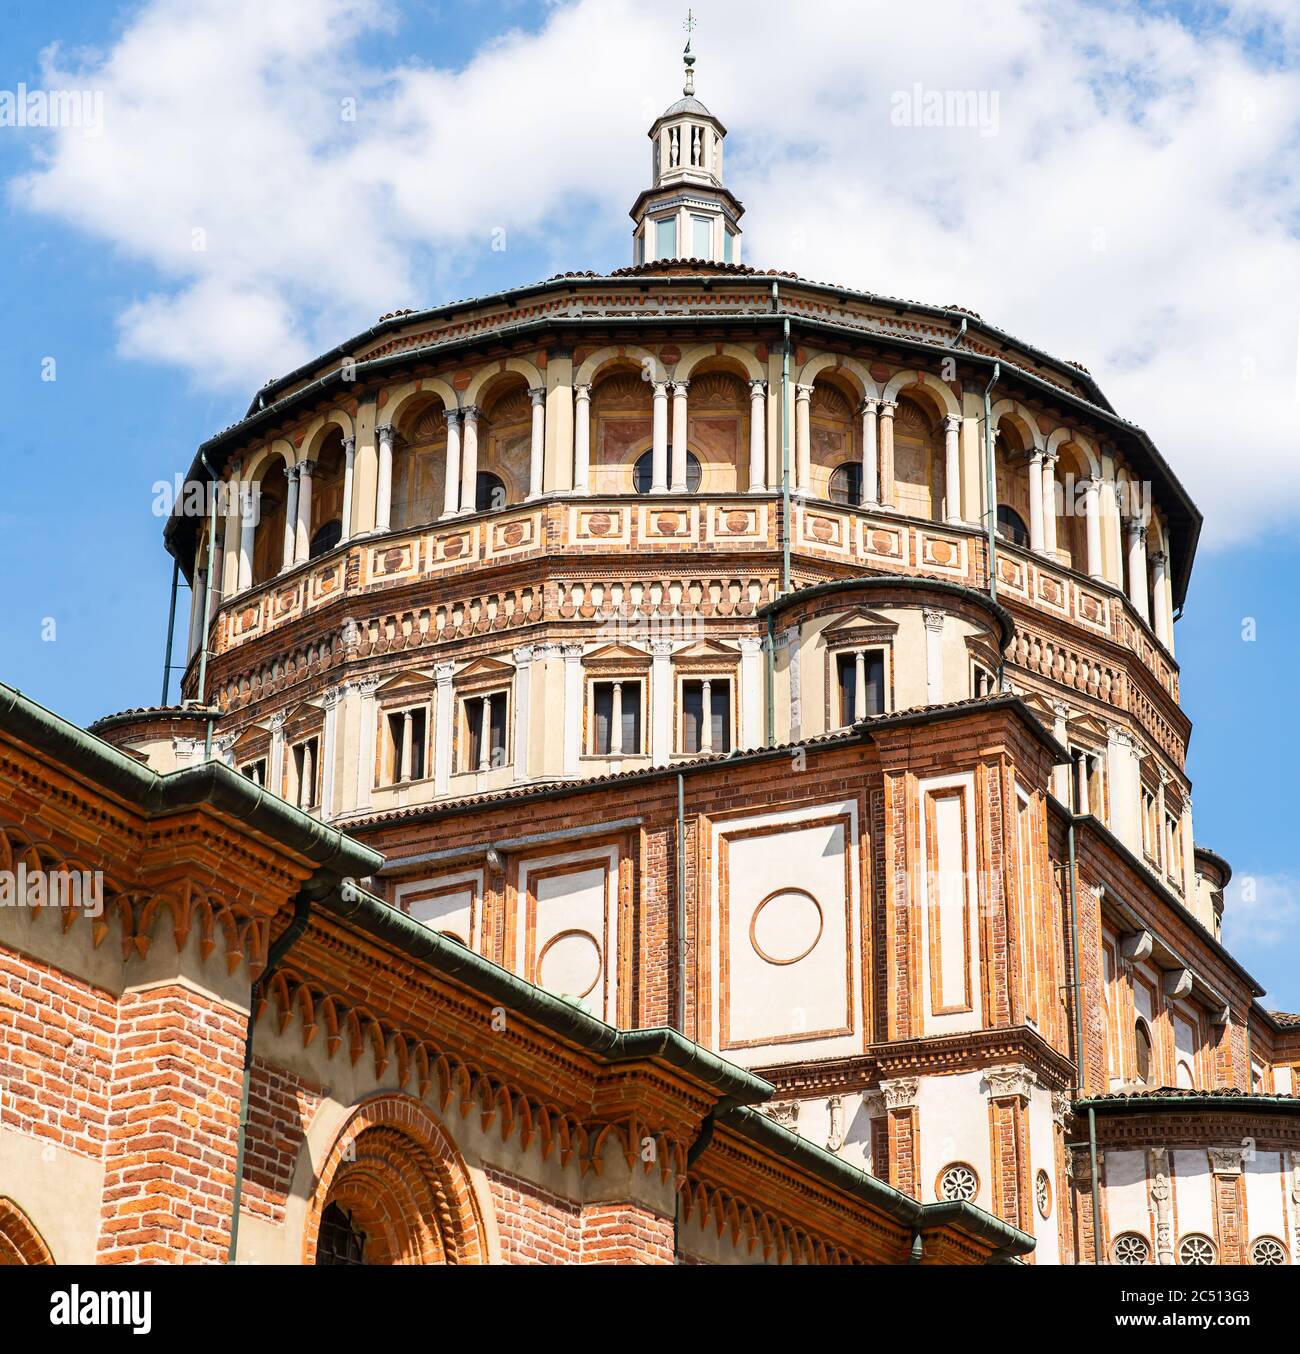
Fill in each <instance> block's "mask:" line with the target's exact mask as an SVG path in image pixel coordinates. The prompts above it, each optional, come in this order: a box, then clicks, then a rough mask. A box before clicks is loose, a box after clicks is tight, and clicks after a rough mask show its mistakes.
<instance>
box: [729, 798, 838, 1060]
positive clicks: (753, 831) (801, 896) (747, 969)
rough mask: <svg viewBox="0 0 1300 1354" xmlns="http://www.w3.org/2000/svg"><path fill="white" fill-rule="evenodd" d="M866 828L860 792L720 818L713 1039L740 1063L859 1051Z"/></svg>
mask: <svg viewBox="0 0 1300 1354" xmlns="http://www.w3.org/2000/svg"><path fill="white" fill-rule="evenodd" d="M857 836H858V816H857V805H856V804H855V803H854V801H852V800H845V801H840V802H833V803H829V804H821V805H814V806H811V807H809V808H806V809H798V810H792V811H786V812H782V813H773V814H759V815H755V816H753V817H748V818H744V819H738V820H731V821H728V822H726V823H722V824H717V825H715V827H714V832H713V838H714V840H713V845H714V850H713V872H712V880H711V890H710V892H711V899H710V904H709V929H710V935H711V943H710V956H709V962H710V966H711V970H712V982H711V990H712V998H711V1000H712V1010H711V1016H712V1029H713V1042H714V1045H715V1047H717V1048H719V1049H721V1050H724V1051H725V1052H726V1053H727V1056H728V1057H730V1058H733V1059H734V1060H735V1061H738V1062H741V1063H746V1062H747V1063H757V1062H771V1061H773V1060H774V1059H776V1060H779V1061H793V1060H797V1059H799V1058H802V1057H806V1056H814V1055H815V1056H818V1057H826V1056H830V1055H832V1054H835V1053H848V1052H854V1051H857V1048H858V1046H859V1043H860V1024H861V1021H860V1012H859V1001H858V996H857V994H858V990H859V987H860V973H859V954H860V948H861V947H860V921H859V901H858V878H857V875H858V865H857V850H856V845H855V843H856V841H857Z"/></svg>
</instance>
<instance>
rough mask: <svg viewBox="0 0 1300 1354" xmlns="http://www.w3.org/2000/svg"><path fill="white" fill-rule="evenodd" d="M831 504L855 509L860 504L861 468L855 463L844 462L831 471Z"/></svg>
mask: <svg viewBox="0 0 1300 1354" xmlns="http://www.w3.org/2000/svg"><path fill="white" fill-rule="evenodd" d="M830 493H831V502H832V503H847V504H850V505H851V506H852V507H855V508H856V507H857V506H858V504H859V503H861V502H862V466H861V465H860V464H859V463H858V462H857V461H845V462H844V464H843V465H837V466H836V467H835V469H834V470H832V471H831V488H830Z"/></svg>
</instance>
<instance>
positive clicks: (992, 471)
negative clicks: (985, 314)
mask: <svg viewBox="0 0 1300 1354" xmlns="http://www.w3.org/2000/svg"><path fill="white" fill-rule="evenodd" d="M1001 374H1002V363H1001V362H995V363H994V364H993V375H992V376H990V377H989V383H988V385H986V386H985V387H984V497H985V500H986V501H987V504H988V539H989V548H988V559H989V596H990V597H991V598H992V599H993V601H995V602H996V601H997V600H998V486H997V465H996V462H995V460H994V454H993V441H994V434H993V403H992V401H991V400H990V398H989V396H990V395H991V394H992V393H993V387H994V386H995V385H997V383H998V377H999V376H1000V375H1001ZM1005 681H1006V663H1005V655H1004V654H1003V652H1002V650H1001V649H999V650H998V690H999V691H1002V690H1004V689H1005Z"/></svg>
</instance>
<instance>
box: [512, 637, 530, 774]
mask: <svg viewBox="0 0 1300 1354" xmlns="http://www.w3.org/2000/svg"><path fill="white" fill-rule="evenodd" d="M514 660H515V779H516V780H527V779H528V738H529V718H530V716H531V714H532V703H533V700H532V691H533V681H532V677H533V651H532V648H531V647H530V646H528V645H524V646H523V647H522V648H519V649H516V650H515V652H514Z"/></svg>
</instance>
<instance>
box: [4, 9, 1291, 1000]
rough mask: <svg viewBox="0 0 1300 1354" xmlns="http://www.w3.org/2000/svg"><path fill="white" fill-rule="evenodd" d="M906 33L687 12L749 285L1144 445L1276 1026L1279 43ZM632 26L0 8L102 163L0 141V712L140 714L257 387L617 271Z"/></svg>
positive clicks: (859, 18) (631, 179)
mask: <svg viewBox="0 0 1300 1354" xmlns="http://www.w3.org/2000/svg"><path fill="white" fill-rule="evenodd" d="M922 8H926V11H927V12H926V13H925V14H924V15H922V14H920V13H919V12H913V13H909V14H907V15H904V14H901V13H900V11H898V10H897V8H896V7H893V6H890V7H888V13H889V14H890V15H891V16H894V20H895V21H891V24H890V25H889V26H888V27H887V28H886V29H882V28H881V26H880V21H881V16H882V15H883V14H884V13H885V9H884V8H882V7H881V6H879V5H860V4H854V5H849V4H838V3H833V2H830V3H826V4H824V5H820V4H810V5H807V6H804V7H801V23H800V28H799V30H798V32H797V33H796V34H790V33H784V34H783V33H782V32H781V30H780V28H779V27H778V26H777V23H776V19H775V17H774V16H773V14H772V13H769V12H767V11H765V10H764V9H763V8H761V7H760V8H759V9H755V8H754V7H753V6H743V5H740V4H739V3H731V0H725V3H724V0H716V2H715V3H709V2H708V0H706V2H705V3H703V4H700V5H696V6H695V9H696V13H697V15H698V16H699V18H700V27H699V29H698V30H697V34H696V47H697V51H698V53H699V57H700V60H699V65H698V67H697V69H698V73H699V87H700V93H701V96H702V97H703V98H704V99H705V101H706V102H707V103H709V104H710V106H711V107H713V108H714V110H715V111H716V112H718V113H719V115H720V116H721V117H722V118H723V120H724V121H725V122H726V123H727V125H728V127H729V129H730V130H731V136H730V137H729V140H728V177H729V180H730V182H731V184H732V186H733V187H734V188H735V189H736V190H737V191H738V192H739V194H740V196H741V197H742V198H743V199H744V200H745V202H746V205H747V207H748V210H749V215H748V217H747V218H746V225H747V226H748V228H749V229H748V233H747V237H746V245H747V249H748V251H749V252H748V258H749V261H751V262H756V263H761V264H767V265H772V266H775V267H779V268H788V269H791V270H794V271H798V272H800V273H803V274H804V275H806V276H811V277H814V278H819V279H826V280H833V281H840V282H844V283H847V284H850V285H858V286H864V287H869V288H871V289H874V290H879V291H884V292H891V293H893V294H898V295H905V296H916V297H918V298H920V299H925V300H930V301H936V302H940V303H950V302H957V303H961V304H966V305H968V306H971V307H973V308H974V309H977V310H979V311H980V312H981V313H982V314H984V315H985V316H986V317H987V318H989V319H992V320H994V321H995V322H997V323H1000V324H1002V325H1003V326H1004V327H1006V328H1008V329H1009V330H1011V331H1012V332H1013V333H1017V334H1021V335H1023V336H1024V337H1026V338H1027V339H1029V340H1031V341H1034V342H1037V343H1039V344H1041V345H1042V346H1043V347H1046V348H1048V349H1049V350H1050V351H1054V352H1057V353H1059V354H1060V355H1061V356H1063V357H1071V358H1076V359H1078V360H1080V361H1083V362H1084V363H1085V365H1087V366H1088V367H1089V368H1090V369H1091V370H1092V371H1093V373H1094V374H1095V375H1096V376H1097V377H1098V379H1099V380H1100V381H1101V382H1102V385H1103V388H1105V389H1106V390H1107V391H1108V393H1109V394H1110V395H1111V398H1112V400H1113V401H1114V403H1115V404H1116V405H1117V407H1118V408H1119V409H1120V411H1121V412H1122V413H1123V414H1125V415H1126V416H1127V417H1130V418H1132V419H1134V421H1136V422H1138V423H1140V424H1142V425H1143V426H1144V427H1146V428H1147V429H1148V430H1149V431H1150V432H1151V433H1152V435H1153V436H1154V437H1155V439H1156V442H1157V444H1158V445H1159V446H1160V447H1161V449H1162V450H1163V452H1164V454H1165V456H1166V459H1167V460H1168V461H1169V462H1170V463H1171V464H1172V465H1173V466H1174V468H1175V469H1176V471H1177V472H1178V473H1179V474H1180V475H1181V476H1182V477H1183V478H1184V480H1185V482H1186V483H1187V485H1188V487H1189V489H1190V490H1191V492H1192V493H1193V495H1194V496H1195V497H1196V499H1197V501H1198V502H1199V503H1200V504H1201V507H1202V509H1203V511H1204V512H1205V514H1206V532H1205V539H1204V542H1203V544H1202V548H1201V551H1200V553H1199V555H1198V559H1197V562H1196V568H1195V572H1194V575H1193V583H1192V589H1191V593H1190V596H1189V598H1188V602H1187V607H1186V614H1185V615H1184V617H1183V619H1182V620H1180V621H1179V623H1178V626H1177V631H1176V639H1177V647H1178V654H1179V659H1180V661H1181V663H1182V668H1183V677H1182V682H1183V687H1182V690H1183V700H1184V704H1185V706H1186V708H1187V710H1188V712H1189V713H1190V715H1191V716H1192V718H1193V720H1194V721H1195V724H1196V730H1195V733H1194V737H1193V742H1192V751H1191V762H1190V772H1191V775H1192V777H1193V781H1194V791H1193V799H1194V805H1195V820H1196V830H1197V837H1198V840H1200V841H1201V842H1202V843H1204V844H1206V845H1210V846H1212V847H1214V848H1215V849H1216V850H1218V851H1219V852H1221V853H1222V854H1223V855H1225V856H1226V857H1227V858H1228V859H1229V860H1231V861H1232V863H1233V865H1234V868H1235V869H1236V871H1237V874H1238V878H1239V880H1242V879H1245V880H1248V881H1251V889H1250V890H1248V892H1247V894H1246V895H1244V896H1243V895H1240V894H1239V893H1237V892H1236V891H1234V894H1233V898H1232V900H1231V902H1230V907H1229V939H1230V942H1231V943H1232V945H1233V947H1234V949H1235V951H1236V952H1237V953H1238V954H1239V955H1240V957H1241V958H1242V960H1243V962H1245V963H1246V965H1247V966H1248V967H1249V968H1250V969H1251V970H1252V972H1254V974H1255V975H1256V976H1257V977H1258V978H1260V979H1261V981H1263V982H1264V983H1265V985H1266V986H1267V987H1268V988H1269V990H1270V993H1271V998H1270V1000H1271V1001H1272V1002H1274V1003H1275V1004H1277V1005H1279V1006H1281V1007H1283V1008H1289V1009H1293V1010H1300V975H1296V974H1295V972H1294V970H1295V965H1294V963H1293V962H1291V960H1292V956H1293V955H1294V953H1295V938H1296V934H1297V931H1296V927H1297V924H1298V923H1300V848H1298V847H1297V845H1296V834H1295V832H1294V831H1293V829H1292V826H1291V821H1290V820H1291V815H1292V812H1293V809H1294V807H1295V805H1296V804H1297V795H1296V793H1295V790H1294V768H1295V766H1296V764H1297V761H1298V760H1300V746H1298V745H1297V743H1298V740H1297V738H1296V736H1295V733H1294V726H1295V721H1294V718H1293V717H1291V716H1289V715H1287V714H1284V713H1283V712H1284V711H1286V710H1287V709H1288V707H1289V706H1290V701H1289V700H1288V697H1289V696H1290V689H1289V682H1288V680H1287V679H1288V675H1289V674H1290V673H1292V672H1294V671H1296V669H1297V664H1298V663H1300V640H1298V638H1297V633H1298V627H1297V622H1296V604H1295V590H1296V585H1297V583H1298V582H1300V537H1298V535H1297V532H1296V529H1295V522H1296V520H1297V512H1298V510H1300V457H1298V456H1297V455H1296V452H1297V449H1298V448H1297V438H1296V435H1295V425H1296V421H1297V415H1298V414H1300V397H1298V394H1297V364H1298V354H1297V346H1296V344H1297V340H1296V335H1297V330H1298V328H1300V243H1298V242H1297V234H1296V227H1297V222H1298V221H1300V187H1298V185H1297V180H1296V165H1297V163H1298V162H1300V157H1297V156H1296V154H1295V150H1296V146H1297V140H1298V139H1300V138H1298V137H1297V132H1298V131H1300V21H1298V20H1297V17H1296V16H1295V15H1294V14H1292V12H1291V9H1292V7H1290V6H1288V5H1287V4H1285V3H1283V0H1243V2H1242V3H1239V4H1231V3H1230V4H1223V5H1214V6H1208V5H1161V6H1151V7H1146V8H1144V7H1142V6H1129V5H1114V6H1110V7H1108V10H1107V14H1106V19H1105V22H1104V23H1102V22H1101V21H1100V20H1101V16H1100V15H1099V12H1098V10H1097V9H1096V8H1094V7H1091V6H1088V5H1083V4H1068V5H1067V4H1051V3H1047V4H1030V3H1028V0H1025V3H1023V4H1022V3H1020V0H998V2H997V3H993V0H975V2H974V3H966V4H962V5H949V4H947V3H939V2H938V0H936V3H935V4H933V5H931V6H929V7H920V6H918V7H915V10H916V11H919V10H920V9H922ZM644 10H645V7H644V6H642V7H637V6H635V5H633V4H631V3H630V0H603V2H602V3H600V4H595V3H591V0H588V2H587V3H585V4H572V5H547V4H522V3H521V4H509V3H507V4H488V3H471V4H458V5H452V4H431V3H419V2H418V0H405V2H404V3H400V4H399V3H391V4H388V3H383V0H314V3H310V4H309V3H307V0H284V2H283V4H282V5H280V6H277V7H275V13H274V21H272V19H271V17H270V16H271V11H270V10H268V8H267V7H266V6H264V5H258V4H255V3H253V0H227V3H223V4H221V5H217V4H216V3H215V0H195V3H191V4H189V5H187V6H185V7H184V8H183V10H177V9H176V8H175V7H174V6H172V5H171V4H168V3H148V4H144V3H137V4H123V5H110V4H91V3H84V4H76V3H66V4H63V5H60V6H58V7H57V8H56V7H51V6H48V5H37V4H22V5H15V6H11V7H10V9H9V10H8V12H7V15H6V33H5V43H4V50H3V54H2V55H0V90H5V89H7V90H14V89H16V88H17V86H18V85H19V84H20V83H26V84H27V85H28V86H29V87H33V88H39V87H42V85H46V86H48V85H50V84H51V83H53V80H54V78H56V77H57V76H59V75H60V74H61V76H62V77H63V78H64V79H65V80H66V82H67V83H68V84H69V85H70V86H71V87H76V88H94V89H102V90H103V91H104V94H105V99H106V103H105V109H106V114H105V128H104V133H103V136H102V138H100V139H99V141H98V143H97V144H93V145H90V144H87V140H86V138H84V136H82V134H81V133H74V132H68V133H58V134H51V133H48V132H43V131H37V130H34V129H30V128H26V129H18V128H11V127H0V179H2V180H3V182H4V185H5V191H4V193H3V195H2V196H0V231H2V232H3V238H4V239H5V240H6V242H7V245H8V247H7V248H6V249H5V251H4V252H3V256H2V257H0V277H2V278H3V292H2V293H0V294H3V295H4V297H5V298H6V308H5V309H6V313H5V323H4V324H3V326H0V394H2V395H3V396H4V399H5V407H7V408H9V409H10V410H11V411H12V412H11V417H10V432H9V434H8V437H7V439H6V445H5V447H4V450H3V453H2V454H3V455H4V457H5V459H6V465H5V478H4V493H3V495H2V496H0V568H2V569H3V577H4V580H5V584H6V586H5V587H4V588H3V589H2V590H0V676H3V678H4V680H5V681H7V682H10V683H12V684H14V685H17V686H18V687H20V688H22V689H23V690H25V691H27V692H28V693H30V694H31V695H32V696H34V697H35V698H37V699H39V700H41V701H42V702H44V703H46V704H47V705H49V706H51V707H52V708H54V709H56V710H58V711H60V712H61V713H64V714H66V715H68V716H69V717H71V718H73V719H75V720H78V721H82V722H86V721H89V720H91V719H93V718H95V717H96V716H97V715H100V714H103V713H106V712H108V711H112V710H117V709H121V708H123V707H126V706H130V705H136V704H151V703H154V702H156V701H157V700H158V698H159V696H160V694H161V679H162V671H161V670H162V657H163V648H164V643H165V635H164V629H165V622H166V607H167V594H168V584H169V580H170V561H169V559H168V557H167V556H166V555H165V554H164V552H163V550H162V547H161V529H162V523H161V521H160V520H159V519H158V518H156V517H155V516H154V515H153V513H152V504H153V493H152V485H153V483H154V481H156V480H158V479H169V478H170V477H171V476H172V475H173V474H174V473H175V472H177V471H181V470H184V469H185V468H186V467H187V466H188V464H189V461H190V458H191V456H192V454H193V451H194V448H195V446H196V445H197V444H198V443H199V442H200V441H202V440H203V439H204V438H206V437H208V436H210V435H211V434H212V433H213V432H214V431H216V430H217V429H219V428H222V427H224V426H226V425H227V424H229V423H230V422H232V421H233V420H235V419H236V418H238V417H239V416H240V415H241V414H242V412H243V410H244V408H245V407H246V405H247V403H248V400H249V398H250V396H251V394H252V392H253V390H254V389H255V387H256V386H257V385H258V384H260V382H261V381H262V380H265V379H266V378H267V377H269V376H271V375H273V374H274V373H276V372H277V371H283V370H287V369H288V368H289V367H291V366H293V365H294V364H295V363H296V362H297V361H298V360H300V359H301V358H302V357H304V356H308V355H310V354H311V353H313V352H315V351H320V350H323V349H324V348H326V347H328V346H331V345H332V344H333V343H335V342H337V341H339V340H340V339H342V338H344V337H346V336H347V335H349V334H351V333H353V332H356V331H357V330H359V329H360V328H362V327H364V326H365V325H367V324H369V323H371V322H372V321H373V320H374V319H375V318H377V316H378V315H379V314H381V313H382V312H384V311H386V310H389V309H393V308H396V307H399V306H408V305H409V306H419V305H424V304H433V303H436V302H439V301H443V300H449V299H454V298H457V297H462V296H468V295H475V294H479V293H483V292H488V291H491V290H493V289H496V288H499V287H501V286H504V285H509V284H513V283H523V282H528V281H532V280H535V279H537V278H541V277H546V276H549V275H551V274H553V273H555V272H559V271H563V270H566V269H577V268H595V269H605V268H609V267H613V266H620V265H622V264H624V263H626V262H627V261H628V257H627V255H628V221H627V217H626V210H627V207H628V206H629V205H630V203H631V200H632V198H633V196H634V194H635V192H636V190H637V189H638V188H639V187H640V186H641V185H642V182H643V180H644V178H645V176H646V173H647V169H648V151H647V143H646V142H645V140H644V131H645V128H646V127H647V126H648V124H649V122H650V121H651V119H652V118H653V116H654V115H655V113H656V112H658V111H659V109H660V108H661V107H662V106H664V105H666V104H667V103H669V102H670V101H671V100H672V99H673V98H674V97H676V93H677V89H678V83H679V79H680V76H679V70H680V68H679V65H678V61H677V53H679V52H680V48H681V43H682V33H681V29H680V19H679V16H677V15H676V14H675V13H673V14H668V13H667V12H665V11H662V10H659V9H658V8H657V7H656V12H655V13H653V14H647V13H645V12H643V11H644ZM51 44H58V46H57V48H55V49H54V50H51ZM778 49H779V53H780V59H779V60H778V59H777V57H776V55H775V53H776V51H777V50H778ZM181 52H189V53H198V54H199V56H198V59H197V60H196V61H195V64H194V67H193V68H192V69H191V68H186V66H185V65H184V63H183V62H180V61H179V60H178V56H177V54H178V53H181ZM756 71H766V72H767V75H765V76H764V77H762V78H755V74H754V73H755V72H756ZM915 82H922V83H925V84H928V85H931V86H938V87H957V88H972V89H979V90H986V91H988V90H992V91H994V92H996V93H997V95H998V100H997V104H996V107H997V109H998V124H997V126H996V128H995V129H993V131H992V133H991V134H989V135H981V134H980V133H979V132H978V131H976V130H973V129H962V130H958V131H952V130H948V131H939V132H936V133H934V134H929V133H924V132H920V131H911V132H903V133H899V132H897V131H894V132H892V133H891V132H890V130H889V129H888V126H887V109H888V101H889V98H890V95H891V92H893V91H896V90H898V89H910V88H911V87H912V85H913V84H914V83H915ZM349 97H354V98H355V99H356V100H357V109H358V116H357V118H356V120H355V121H354V122H351V123H343V122H341V121H340V118H339V115H338V112H337V108H338V104H339V101H340V100H342V99H347V98H349ZM986 130H988V129H986ZM73 138H80V140H79V141H75V140H74V139H73ZM196 164H198V165H200V166H202V168H201V169H199V170H197V171H196V170H195V168H194V166H195V165H196ZM193 228H201V229H202V230H203V231H204V234H205V239H206V241H207V242H208V243H207V248H206V250H205V251H204V253H203V254H202V255H201V256H197V255H195V254H193V253H192V252H190V248H189V246H190V240H189V234H190V231H191V230H192V229H193ZM498 228H501V229H505V230H506V231H507V236H506V238H507V240H508V245H507V248H506V249H505V250H504V251H501V250H494V249H493V247H492V240H493V238H494V231H496V230H497V229H498ZM50 358H53V359H54V362H55V364H56V365H55V368H54V374H55V377H56V379H54V380H52V381H51V380H43V379H42V374H43V370H44V371H45V373H46V374H48V370H49V369H48V363H47V359H50ZM43 364H45V366H44V367H43ZM1248 617H1249V618H1254V621H1255V635H1256V638H1255V639H1254V640H1253V641H1251V642H1247V641H1246V640H1244V639H1243V621H1244V620H1245V618H1248ZM51 621H52V622H53V628H52V636H53V637H52V638H51V637H50V636H51V625H50V622H51ZM173 691H174V687H173ZM1252 894H1253V896H1252Z"/></svg>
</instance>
